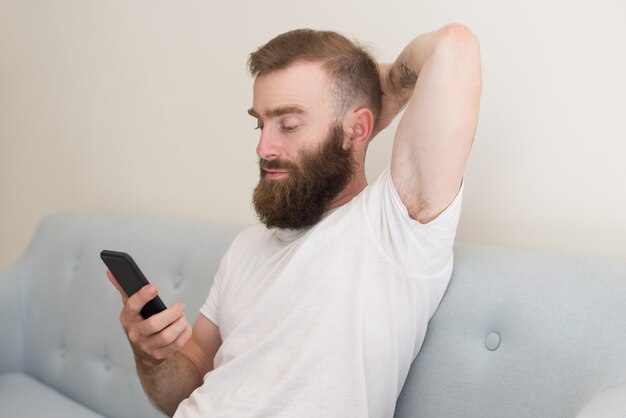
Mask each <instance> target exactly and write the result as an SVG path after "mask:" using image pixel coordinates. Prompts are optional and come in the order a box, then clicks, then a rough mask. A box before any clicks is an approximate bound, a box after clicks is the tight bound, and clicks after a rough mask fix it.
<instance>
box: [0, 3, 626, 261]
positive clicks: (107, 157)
mask: <svg viewBox="0 0 626 418" xmlns="http://www.w3.org/2000/svg"><path fill="white" fill-rule="evenodd" d="M453 21H456V22H461V23H465V24H466V25H468V26H469V27H470V28H471V29H472V30H473V31H474V32H475V33H476V34H477V35H478V37H479V39H480V41H481V45H482V54H483V65H484V73H483V78H484V90H483V100H482V111H481V118H480V122H479V127H478V132H477V135H476V141H475V145H474V150H473V155H472V157H471V161H470V164H469V167H468V170H467V173H466V174H467V175H466V195H465V204H464V213H463V217H462V219H461V225H460V229H459V235H458V238H459V239H460V240H463V241H471V242H479V243H496V244H506V245H513V246H522V247H536V248H551V249H558V250H565V251H573V252H579V253H592V254H600V255H605V256H611V257H619V258H626V217H625V216H624V214H625V213H626V187H625V186H624V184H623V181H624V179H626V168H625V167H626V164H624V163H623V160H624V156H625V155H626V144H625V139H626V114H625V113H626V77H625V74H626V45H625V44H626V42H625V41H626V25H625V24H624V22H626V3H624V2H620V1H616V0H599V1H594V2H591V1H575V0H574V1H563V0H561V1H545V0H525V1H523V2H522V1H496V0H483V1H472V2H468V1H464V0H442V1H437V2H426V1H415V0H413V1H397V0H387V1H384V2H383V1H378V2H363V1H356V0H351V1H343V2H340V1H336V0H332V1H331V0H317V1H315V2H297V1H285V0H278V1H266V2H260V1H249V2H242V1H231V2H213V1H187V0H184V1H163V0H160V1H155V0H150V1H148V0H134V1H128V0H107V1H95V0H89V1H86V0H58V1H44V0H30V1H22V0H0V199H1V204H0V266H3V265H6V264H8V263H10V262H11V261H13V260H14V259H16V258H17V257H18V256H19V254H21V252H22V251H23V250H24V248H25V246H26V244H27V242H28V241H29V239H30V237H31V234H32V233H33V231H34V228H35V227H36V225H37V223H38V222H39V220H40V219H41V218H42V217H43V216H44V215H46V214H48V213H51V212H57V211H80V212H96V213H118V214H146V215H155V216H168V217H169V216H173V217H179V218H191V219H223V220H228V221H240V222H253V221H254V214H253V211H252V209H251V207H250V203H249V202H250V192H251V189H252V187H253V186H254V184H255V183H256V180H257V168H256V156H255V154H254V149H255V144H256V139H257V135H258V133H257V132H255V131H253V129H252V128H253V127H254V126H255V123H254V120H253V119H252V118H250V117H249V116H248V115H247V114H246V110H247V109H248V108H249V107H250V105H251V85H252V81H251V79H250V78H249V76H248V75H247V73H246V67H245V64H246V60H247V55H248V53H249V52H251V51H252V50H254V49H255V48H256V47H257V46H259V45H261V44H263V43H264V42H265V41H267V40H268V39H270V38H271V37H273V36H274V35H276V34H278V33H280V32H283V31H285V30H288V29H292V28H296V27H313V28H318V29H333V30H338V31H340V32H343V33H345V34H348V35H350V36H353V37H355V38H357V39H360V40H362V41H364V42H366V43H367V44H369V45H371V47H372V50H373V52H374V53H375V55H376V56H377V57H378V58H379V59H381V60H387V61H389V60H392V59H394V58H395V57H396V55H397V54H398V53H399V51H400V50H401V49H402V47H403V46H404V45H405V44H406V43H407V42H408V41H409V40H410V39H411V38H412V37H414V36H415V35H417V34H419V33H421V32H424V31H428V30H432V29H435V28H438V27H440V26H442V25H443V24H445V23H449V22H453ZM394 127H395V125H394V126H392V127H391V128H390V129H389V130H388V131H386V132H384V133H383V134H381V136H380V138H378V139H377V140H376V142H375V143H374V144H373V145H372V146H371V147H370V155H369V157H368V164H369V168H368V175H369V178H370V179H373V178H374V177H375V176H376V175H377V174H378V173H379V172H380V171H381V170H382V168H383V167H384V166H385V165H386V164H387V162H388V160H389V155H390V147H391V139H392V129H393V128H394Z"/></svg>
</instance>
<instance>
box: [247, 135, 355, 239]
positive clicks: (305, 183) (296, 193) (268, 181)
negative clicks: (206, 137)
mask: <svg viewBox="0 0 626 418" xmlns="http://www.w3.org/2000/svg"><path fill="white" fill-rule="evenodd" d="M343 142H344V131H343V128H342V127H341V125H338V126H334V127H333V128H332V130H331V132H330V133H329V135H328V138H327V139H326V141H325V142H324V143H323V144H322V145H321V146H320V148H319V150H316V151H313V152H303V153H302V155H301V156H300V158H299V159H298V160H299V161H298V163H293V162H288V161H281V160H272V161H267V160H260V162H259V166H260V169H261V179H260V180H259V184H258V185H257V186H256V188H255V189H254V194H253V202H254V208H255V209H256V212H257V215H258V217H259V219H260V220H261V222H263V223H264V224H265V225H266V226H267V227H268V228H272V227H278V228H290V229H301V228H307V227H309V226H312V225H315V224H316V223H317V222H319V220H320V219H321V217H322V215H323V214H324V212H326V210H327V209H328V207H329V206H330V204H331V202H332V201H333V200H334V199H335V198H336V197H337V195H338V194H339V193H340V192H341V191H342V190H343V189H344V188H345V187H346V185H347V184H348V182H349V181H350V178H351V177H352V175H353V174H354V166H355V163H354V158H353V156H352V152H351V151H350V150H345V149H344V148H343ZM273 172H281V173H285V175H284V176H282V177H281V178H278V179H274V178H272V175H271V173H273Z"/></svg>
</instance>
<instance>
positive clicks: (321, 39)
mask: <svg viewBox="0 0 626 418" xmlns="http://www.w3.org/2000/svg"><path fill="white" fill-rule="evenodd" d="M298 61H309V62H321V63H322V64H323V67H324V69H325V70H326V71H327V73H328V75H329V76H330V78H331V80H332V82H333V87H332V91H333V95H334V96H335V102H336V105H337V109H336V113H337V117H338V119H339V118H341V117H343V116H344V115H345V114H346V112H347V111H348V109H350V108H351V107H353V106H364V107H367V108H368V109H370V110H371V111H372V113H373V115H374V120H376V118H377V117H378V115H379V114H380V108H381V97H382V90H381V88H380V78H379V74H378V65H377V64H376V61H375V60H374V58H373V57H372V56H371V55H370V54H369V53H368V52H367V51H366V50H365V48H363V47H361V46H359V45H357V44H355V43H354V42H352V41H350V40H349V39H347V38H346V37H345V36H343V35H340V34H338V33H337V32H331V31H317V30H313V29H296V30H292V31H289V32H285V33H283V34H281V35H278V36H277V37H275V38H274V39H272V40H270V41H269V42H268V43H266V44H265V45H263V46H261V47H260V48H259V49H257V50H256V51H255V52H253V53H251V54H250V59H249V60H248V68H249V70H250V73H251V74H252V76H255V77H256V76H259V75H264V74H269V73H271V72H272V71H276V70H280V69H284V68H286V67H288V66H289V65H291V64H293V63H295V62H298Z"/></svg>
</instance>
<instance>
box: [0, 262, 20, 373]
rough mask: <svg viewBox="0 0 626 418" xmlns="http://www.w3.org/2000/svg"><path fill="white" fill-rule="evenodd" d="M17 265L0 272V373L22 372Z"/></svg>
mask: <svg viewBox="0 0 626 418" xmlns="http://www.w3.org/2000/svg"><path fill="white" fill-rule="evenodd" d="M21 322H22V318H21V292H20V283H19V265H18V264H13V265H11V266H8V267H6V268H4V269H1V270H0V335H1V336H2V344H0V373H7V372H12V371H19V370H23V361H24V359H23V352H24V350H23V338H22V328H21V325H22V324H21Z"/></svg>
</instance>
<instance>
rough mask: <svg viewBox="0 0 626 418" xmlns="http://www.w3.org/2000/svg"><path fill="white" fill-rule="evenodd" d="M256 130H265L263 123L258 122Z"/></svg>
mask: <svg viewBox="0 0 626 418" xmlns="http://www.w3.org/2000/svg"><path fill="white" fill-rule="evenodd" d="M254 129H260V130H263V124H262V123H261V121H258V122H257V124H256V126H255V127H254Z"/></svg>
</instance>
